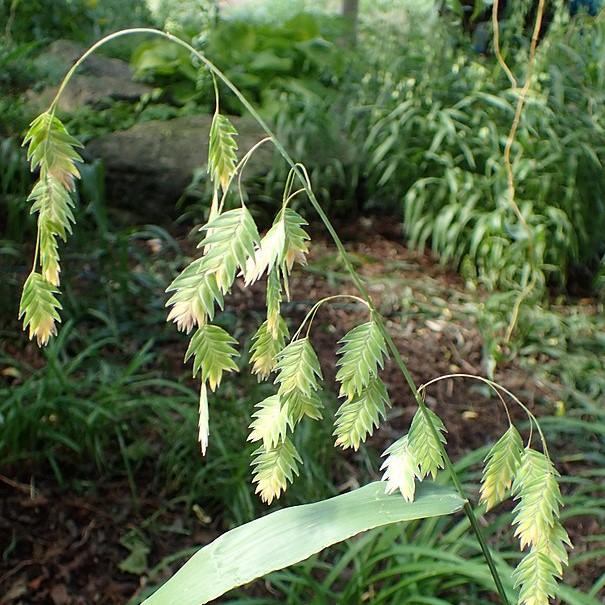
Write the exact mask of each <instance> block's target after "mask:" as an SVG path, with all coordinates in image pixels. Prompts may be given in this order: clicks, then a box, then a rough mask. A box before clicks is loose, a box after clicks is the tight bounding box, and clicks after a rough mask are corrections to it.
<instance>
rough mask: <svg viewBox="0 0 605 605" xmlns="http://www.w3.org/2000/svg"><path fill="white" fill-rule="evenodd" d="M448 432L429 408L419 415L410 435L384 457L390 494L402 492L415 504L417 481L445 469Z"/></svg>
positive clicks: (384, 478) (413, 423)
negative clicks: (444, 446) (445, 445)
mask: <svg viewBox="0 0 605 605" xmlns="http://www.w3.org/2000/svg"><path fill="white" fill-rule="evenodd" d="M431 424H432V426H433V428H434V429H435V430H433V429H432V428H431ZM445 432H446V430H445V426H444V424H443V422H442V420H441V418H439V416H437V414H436V413H435V412H433V411H432V410H430V409H428V408H426V407H425V408H424V409H418V410H417V411H416V413H415V414H414V418H413V419H412V423H411V425H410V432H409V433H408V434H407V435H404V436H403V437H401V438H400V439H399V440H397V441H396V442H395V443H393V444H392V445H391V446H390V447H389V448H387V449H386V450H385V451H384V453H383V454H382V456H383V457H384V458H385V461H384V463H383V464H382V467H381V470H384V474H383V477H382V480H383V481H386V484H387V485H386V492H387V493H393V492H395V491H397V490H399V491H400V492H401V495H402V496H403V497H404V498H405V499H406V500H407V501H408V502H412V501H413V500H414V495H415V493H416V484H415V480H416V479H418V480H419V481H422V480H423V479H424V478H425V477H427V476H428V475H431V476H432V477H433V478H435V477H436V476H437V472H438V471H439V469H441V468H443V466H444V460H443V453H442V444H445V443H446V440H445V435H444V433H445Z"/></svg>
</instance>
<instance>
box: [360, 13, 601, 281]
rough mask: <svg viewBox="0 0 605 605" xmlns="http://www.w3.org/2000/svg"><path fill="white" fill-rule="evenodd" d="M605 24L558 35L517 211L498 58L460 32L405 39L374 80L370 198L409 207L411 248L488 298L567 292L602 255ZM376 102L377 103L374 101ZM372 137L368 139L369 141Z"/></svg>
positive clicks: (531, 122)
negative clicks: (492, 291)
mask: <svg viewBox="0 0 605 605" xmlns="http://www.w3.org/2000/svg"><path fill="white" fill-rule="evenodd" d="M604 27H605V25H604V23H603V21H602V20H598V19H597V20H594V21H590V22H584V21H578V22H576V21H574V22H572V23H570V24H566V25H564V26H563V25H560V26H557V27H555V25H552V26H551V29H550V32H549V35H548V37H547V39H546V40H544V41H543V42H542V44H541V46H540V47H539V55H538V65H537V74H536V77H535V82H534V83H533V85H532V89H531V92H530V96H529V98H528V101H527V104H526V107H525V110H524V112H523V116H522V120H521V125H520V128H519V132H518V133H517V137H516V140H515V143H514V145H513V150H512V151H513V153H512V157H513V173H514V179H515V185H516V202H517V204H518V205H519V207H520V209H521V212H522V214H523V216H524V219H525V221H526V223H527V224H528V225H529V227H530V233H531V236H529V237H528V233H527V231H526V230H525V229H524V228H523V227H522V225H521V224H519V222H518V220H517V218H516V216H515V214H514V212H513V210H512V208H511V206H510V203H509V202H508V199H507V183H506V174H505V169H504V166H503V159H502V158H503V147H504V141H505V138H506V135H507V134H508V131H509V129H510V125H511V122H512V117H513V113H514V105H515V103H516V93H514V92H513V91H511V90H509V88H508V83H507V81H506V80H505V79H504V77H503V75H502V74H501V73H499V70H498V67H497V66H496V65H495V63H494V61H492V60H491V59H490V58H482V57H479V56H474V55H473V53H472V51H470V49H469V48H468V46H467V45H464V42H463V41H462V40H458V41H456V40H452V39H451V37H450V34H451V30H448V29H445V26H444V25H441V29H439V30H438V31H436V32H435V33H434V35H433V36H432V37H431V38H430V39H426V38H412V39H406V46H405V48H402V49H401V50H402V52H401V55H400V58H399V60H397V61H395V62H394V63H393V64H392V65H386V64H384V66H383V69H382V70H380V71H377V72H376V74H374V75H373V76H370V77H368V80H369V84H368V85H367V86H366V87H365V88H364V89H362V91H361V94H362V96H361V100H360V101H359V102H360V104H363V105H368V104H369V105H371V104H372V103H375V105H376V107H375V108H373V109H372V110H371V111H369V112H368V117H367V122H365V123H364V124H363V125H362V126H361V133H362V135H361V136H363V134H364V133H365V132H368V133H369V136H368V138H367V140H366V143H365V149H366V151H367V153H368V162H367V166H368V170H367V173H366V175H367V178H368V179H369V185H368V190H369V191H370V192H371V197H372V200H371V201H374V203H377V202H376V200H378V203H380V202H381V201H382V200H384V199H387V200H389V199H390V200H397V201H398V200H402V201H403V206H404V219H405V229H406V233H407V236H408V238H409V241H410V244H411V245H412V246H414V247H417V248H423V247H424V246H425V245H427V244H429V245H430V246H431V247H432V249H433V251H434V252H436V253H437V254H438V255H439V256H440V257H441V259H442V260H443V261H444V262H450V263H453V264H454V265H455V266H457V267H459V268H461V269H462V270H463V272H464V273H465V274H467V275H468V276H469V277H473V278H476V279H478V280H479V281H480V282H481V283H483V284H485V285H486V286H488V287H489V288H495V287H502V288H510V287H514V288H519V287H521V288H523V287H526V286H527V285H528V284H529V283H534V284H536V285H538V286H543V285H544V284H545V283H546V282H554V283H560V284H565V283H566V281H567V279H568V275H569V269H570V268H571V267H573V266H574V265H581V266H585V267H589V268H591V269H592V270H593V271H594V270H595V269H596V267H597V266H598V264H599V262H600V257H601V255H602V254H603V251H604V250H603V240H602V237H601V234H602V232H603V228H604V227H605V203H604V202H603V191H604V188H605V176H604V173H603V169H602V165H603V162H604V161H605V136H604V134H603V132H604V130H603V126H604V124H603V115H604V112H603V107H604V104H605V96H604V93H603V90H604V88H603V81H604V77H605V63H604V61H603V54H602V51H601V49H602V47H603V42H604V34H605V29H604ZM373 91H376V92H373ZM360 138H361V137H360Z"/></svg>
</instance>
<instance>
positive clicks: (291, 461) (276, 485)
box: [252, 437, 302, 504]
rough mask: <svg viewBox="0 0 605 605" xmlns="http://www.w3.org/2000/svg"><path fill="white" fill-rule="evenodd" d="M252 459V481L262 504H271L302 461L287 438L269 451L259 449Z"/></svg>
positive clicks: (284, 489) (293, 475)
mask: <svg viewBox="0 0 605 605" xmlns="http://www.w3.org/2000/svg"><path fill="white" fill-rule="evenodd" d="M253 457H254V458H253V460H252V466H253V467H254V472H253V479H252V481H253V482H254V483H256V484H257V485H256V493H257V494H260V497H261V499H262V500H263V502H266V503H267V504H271V502H272V501H273V500H274V499H277V498H279V497H280V496H281V494H282V493H283V492H285V491H286V488H287V487H288V483H292V481H293V480H294V477H295V476H297V475H298V464H302V460H301V458H300V456H299V454H298V452H297V451H296V448H295V447H294V444H293V443H292V442H291V441H290V440H289V439H288V438H287V437H286V438H285V439H284V440H283V441H282V442H280V443H278V444H277V445H276V446H275V447H273V448H270V449H269V450H265V448H264V447H260V448H259V449H257V450H256V451H255V452H254V454H253Z"/></svg>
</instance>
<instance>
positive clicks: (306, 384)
mask: <svg viewBox="0 0 605 605" xmlns="http://www.w3.org/2000/svg"><path fill="white" fill-rule="evenodd" d="M275 369H276V371H277V377H276V379H275V382H276V384H279V393H280V395H282V396H284V395H287V394H288V393H291V392H292V391H299V392H301V393H303V394H304V395H307V396H309V395H311V393H313V391H317V389H319V380H321V378H322V376H321V369H320V367H319V359H318V358H317V354H316V353H315V351H314V350H313V346H312V345H311V342H310V341H309V339H308V338H300V339H299V340H295V341H293V342H291V343H290V344H289V345H288V346H287V347H286V348H285V349H284V350H283V351H282V352H281V353H280V354H279V355H278V356H277V364H276V366H275Z"/></svg>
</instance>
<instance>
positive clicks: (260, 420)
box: [248, 337, 322, 503]
mask: <svg viewBox="0 0 605 605" xmlns="http://www.w3.org/2000/svg"><path fill="white" fill-rule="evenodd" d="M275 372H276V377H275V384H276V385H277V387H278V389H277V393H276V394H275V395H272V396H271V397H268V398H267V399H265V400H264V401H261V402H260V403H258V404H257V405H256V408H257V410H256V412H255V413H254V414H253V420H252V424H251V425H250V429H251V431H250V435H249V437H248V440H249V441H253V442H256V441H261V442H262V444H261V446H260V447H259V448H258V449H257V450H256V451H255V452H254V454H253V462H252V465H253V467H254V473H253V480H254V482H255V483H256V484H257V486H256V491H257V493H259V494H260V497H261V498H262V500H263V501H265V502H267V503H271V502H272V501H273V500H274V499H275V498H279V497H280V495H281V494H282V493H283V492H284V491H285V490H286V488H287V486H288V483H289V482H291V481H292V480H293V479H294V477H295V476H296V475H297V474H298V464H299V463H300V462H301V460H300V457H299V455H298V453H297V452H296V448H295V447H294V444H293V443H292V442H291V440H290V439H289V438H288V436H287V434H288V431H292V432H294V430H295V428H296V425H297V424H298V423H299V422H300V421H301V420H302V419H303V418H304V417H305V416H308V417H309V418H311V419H313V420H318V419H320V418H321V417H322V415H321V408H322V403H321V399H320V398H319V395H318V394H317V392H318V390H319V388H320V381H321V380H322V374H321V368H320V366H319V359H318V358H317V354H316V353H315V351H314V349H313V345H312V344H311V341H310V340H309V338H308V337H306V338H299V339H297V340H294V341H292V342H291V343H290V344H288V345H287V346H286V347H284V349H283V350H282V351H280V352H279V353H278V355H277V363H276V365H275Z"/></svg>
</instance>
